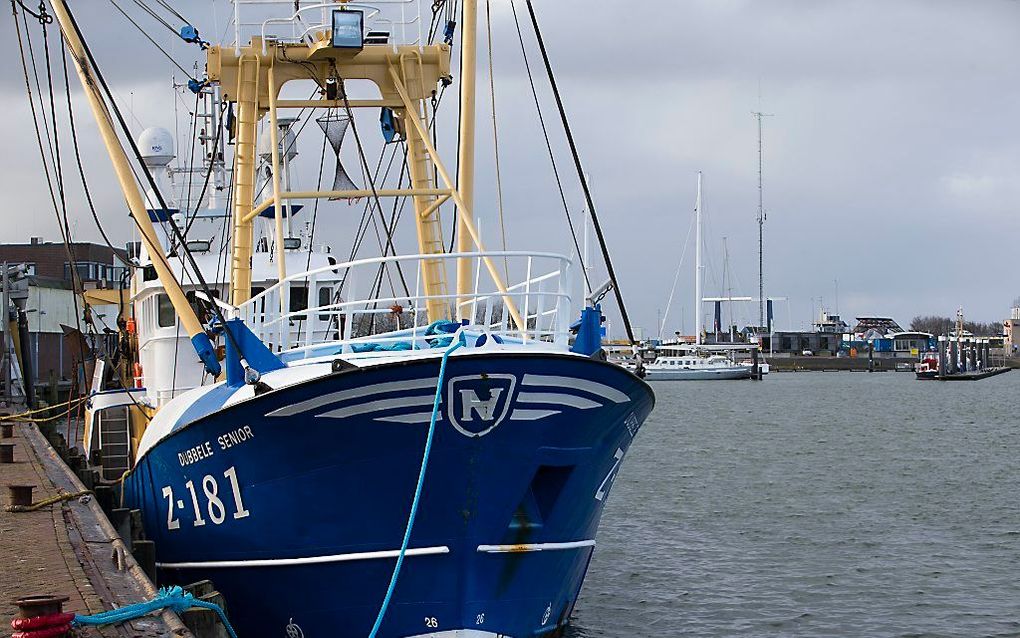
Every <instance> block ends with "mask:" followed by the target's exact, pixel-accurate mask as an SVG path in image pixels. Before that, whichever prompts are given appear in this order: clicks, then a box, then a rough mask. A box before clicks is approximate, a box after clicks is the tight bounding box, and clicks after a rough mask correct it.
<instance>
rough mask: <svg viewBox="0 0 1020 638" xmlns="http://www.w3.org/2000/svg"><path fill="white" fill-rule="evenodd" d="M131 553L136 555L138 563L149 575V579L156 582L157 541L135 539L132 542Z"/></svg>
mask: <svg viewBox="0 0 1020 638" xmlns="http://www.w3.org/2000/svg"><path fill="white" fill-rule="evenodd" d="M131 553H132V554H133V555H134V557H135V560H136V561H138V565H139V566H140V567H141V568H142V571H144V572H145V575H146V576H148V577H149V580H151V581H152V582H153V584H155V583H156V543H155V542H153V541H141V540H138V541H134V542H133V543H131Z"/></svg>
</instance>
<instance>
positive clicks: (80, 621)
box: [71, 586, 237, 638]
mask: <svg viewBox="0 0 1020 638" xmlns="http://www.w3.org/2000/svg"><path fill="white" fill-rule="evenodd" d="M192 607H202V608H204V609H212V610H213V611H215V612H216V613H217V615H219V617H220V621H222V622H223V626H224V627H226V629H227V633H228V634H230V638H237V634H236V633H234V628H233V627H231V626H230V621H228V620H227V616H226V614H224V613H223V609H221V608H220V606H219V605H217V604H216V603H211V602H208V601H205V600H197V599H195V597H194V596H192V595H191V594H189V593H186V592H185V591H184V590H183V589H181V588H180V587H177V586H174V587H171V588H169V589H167V588H161V589H160V590H159V593H158V594H156V597H155V598H153V599H152V600H149V601H146V602H144V603H135V604H133V605H124V606H123V607H118V608H117V609H111V610H110V611H104V612H100V613H98V614H92V615H90V616H83V615H81V614H75V616H74V620H72V621H71V624H73V625H94V626H98V625H112V624H115V623H119V622H124V621H125V620H133V619H135V618H141V617H142V616H146V615H148V614H150V613H152V612H154V611H158V610H161V609H172V610H173V611H176V612H182V611H186V610H188V609H191V608H192Z"/></svg>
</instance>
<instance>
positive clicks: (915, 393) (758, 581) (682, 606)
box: [570, 371, 1020, 638]
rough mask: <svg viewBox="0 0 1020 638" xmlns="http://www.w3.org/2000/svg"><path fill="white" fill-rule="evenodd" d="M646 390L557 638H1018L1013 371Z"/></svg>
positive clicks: (793, 377)
mask: <svg viewBox="0 0 1020 638" xmlns="http://www.w3.org/2000/svg"><path fill="white" fill-rule="evenodd" d="M654 387H655V389H656V393H657V396H658V402H657V405H656V408H655V411H654V412H653V413H652V415H651V417H650V418H649V420H648V421H647V423H646V424H645V425H644V427H643V429H642V430H641V433H640V434H639V437H638V439H637V440H636V441H635V443H634V445H633V447H632V448H631V450H630V452H629V453H628V455H627V458H626V461H625V463H624V466H623V470H622V472H621V474H620V475H619V477H618V479H617V481H616V484H615V486H614V487H613V492H612V494H611V496H610V500H609V502H608V504H607V508H606V512H605V515H604V517H603V520H602V527H601V529H600V532H599V538H598V550H597V551H596V552H595V557H594V559H593V561H592V564H591V570H590V572H589V575H588V579H587V581H586V583H585V586H584V589H583V591H582V594H581V599H580V600H579V601H578V604H577V607H576V609H575V613H574V627H573V628H572V629H571V630H570V636H572V637H573V638H595V637H603V636H612V637H614V638H615V637H623V636H626V637H644V636H647V637H649V638H651V637H655V638H659V637H663V636H678V635H685V636H762V635H771V636H786V635H797V636H836V635H841V636H926V635H931V636H967V637H970V636H1020V481H1018V477H1020V418H1018V413H1017V398H1018V397H1020V372H1016V371H1014V372H1011V373H1009V374H1006V375H1002V376H998V377H993V378H991V379H986V380H984V381H977V382H961V383H938V382H933V381H915V380H914V378H913V375H910V374H906V373H876V374H870V375H869V374H867V373H849V372H828V373H824V372H823V373H796V374H791V373H786V374H782V373H776V374H772V375H770V376H769V377H768V378H767V379H766V381H764V382H762V383H754V382H750V381H733V382H729V381H707V382H705V381H700V382H698V381H687V382H673V383H669V382H659V383H656V384H655V385H654Z"/></svg>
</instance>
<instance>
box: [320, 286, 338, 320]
mask: <svg viewBox="0 0 1020 638" xmlns="http://www.w3.org/2000/svg"><path fill="white" fill-rule="evenodd" d="M332 300H333V289H332V288H331V287H330V286H323V287H321V288H319V306H320V307H322V306H328V305H329V304H331V303H332ZM334 312H335V311H334ZM329 315H330V313H328V312H326V313H321V314H319V321H329Z"/></svg>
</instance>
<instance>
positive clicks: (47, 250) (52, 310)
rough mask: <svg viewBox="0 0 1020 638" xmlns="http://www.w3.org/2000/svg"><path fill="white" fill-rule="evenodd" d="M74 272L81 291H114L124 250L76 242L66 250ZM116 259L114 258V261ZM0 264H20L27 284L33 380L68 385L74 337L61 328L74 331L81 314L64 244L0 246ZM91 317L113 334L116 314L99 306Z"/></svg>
mask: <svg viewBox="0 0 1020 638" xmlns="http://www.w3.org/2000/svg"><path fill="white" fill-rule="evenodd" d="M70 248H71V252H72V255H73V256H74V262H75V267H76V268H77V272H78V276H79V278H80V279H81V282H82V285H83V286H84V287H85V288H119V287H121V283H122V281H124V276H125V273H126V272H127V268H126V267H125V266H124V263H123V262H122V261H121V259H124V258H126V257H127V255H126V253H125V252H124V251H123V250H118V251H117V253H116V254H115V253H114V251H113V250H111V249H110V247H109V246H106V245H105V244H94V243H89V242H77V243H73V244H71V247H70ZM118 257H119V258H118ZM0 262H7V263H8V264H24V265H25V272H26V275H27V276H26V279H27V282H28V300H27V302H26V305H25V311H26V317H27V319H28V333H29V337H28V344H27V345H28V353H27V356H29V357H30V358H31V363H32V372H33V377H34V379H35V381H36V383H37V385H38V384H40V383H42V384H46V383H47V382H48V380H49V379H50V378H51V376H55V377H56V378H57V380H58V382H65V383H66V382H68V381H69V380H70V378H71V375H72V374H73V367H72V365H73V358H72V355H73V354H74V352H72V349H73V350H74V351H75V352H76V351H77V345H76V341H75V340H74V338H73V337H71V338H68V337H66V336H65V330H64V329H63V328H62V327H61V326H62V325H63V326H71V327H75V326H76V325H77V324H78V319H79V318H80V317H81V312H82V299H81V298H80V297H78V298H77V299H76V295H75V293H74V289H73V284H72V277H71V263H70V260H69V259H68V255H67V249H66V248H65V246H64V243H63V242H48V241H43V239H42V238H39V237H33V238H32V239H31V241H30V242H29V243H26V244H22V243H18V244H0ZM93 317H95V322H96V325H97V326H98V327H99V329H100V330H101V329H102V328H103V326H104V324H106V325H108V326H109V327H110V328H113V329H116V326H115V321H116V317H117V308H116V307H109V306H98V307H95V308H93Z"/></svg>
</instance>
